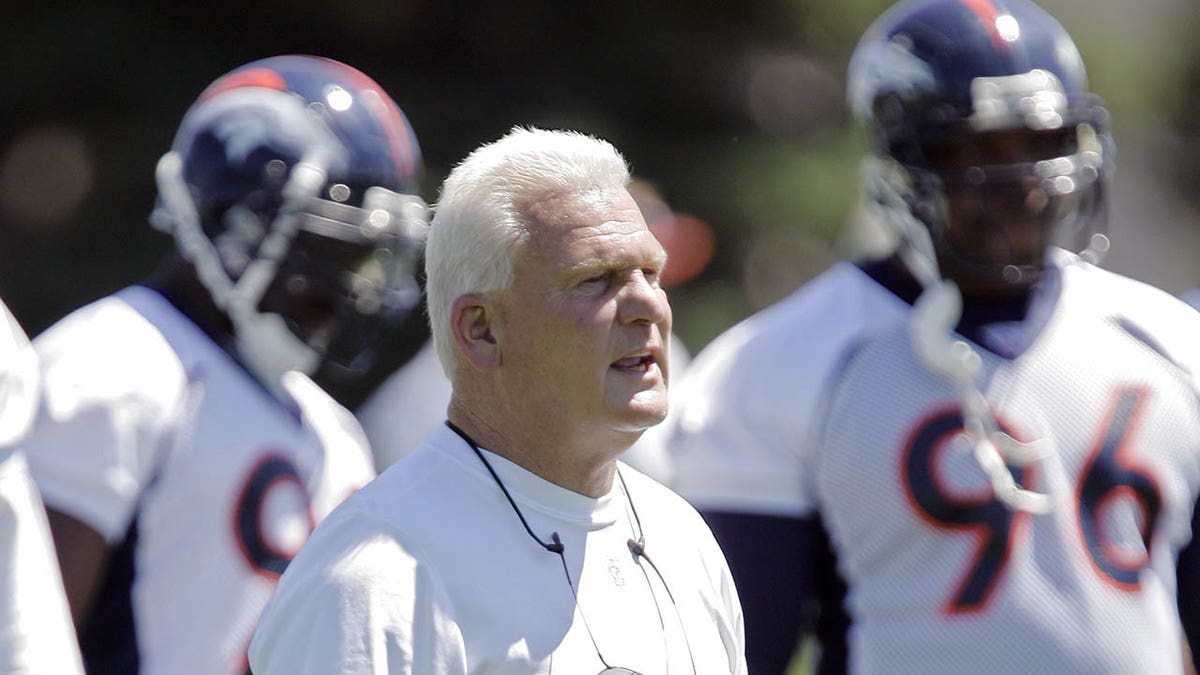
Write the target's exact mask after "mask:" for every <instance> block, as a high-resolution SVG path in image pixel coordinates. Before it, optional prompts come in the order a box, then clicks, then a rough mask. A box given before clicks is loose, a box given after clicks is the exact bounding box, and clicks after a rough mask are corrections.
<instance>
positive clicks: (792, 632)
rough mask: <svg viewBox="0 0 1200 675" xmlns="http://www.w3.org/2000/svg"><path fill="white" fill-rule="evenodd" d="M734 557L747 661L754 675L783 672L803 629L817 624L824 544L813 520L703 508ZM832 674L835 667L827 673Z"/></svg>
mask: <svg viewBox="0 0 1200 675" xmlns="http://www.w3.org/2000/svg"><path fill="white" fill-rule="evenodd" d="M702 514H703V516H704V519H705V520H706V521H707V522H708V525H709V527H710V528H712V531H713V534H714V535H715V536H716V538H717V542H718V543H720V545H721V550H722V551H723V552H724V553H725V558H726V560H728V561H729V568H730V571H731V572H732V573H733V579H734V582H735V583H736V584H737V590H738V598H739V599H740V600H741V603H742V613H743V615H744V616H745V621H746V663H747V666H748V670H749V672H751V673H755V675H782V674H783V673H786V672H787V668H788V664H789V663H790V662H791V660H792V658H793V657H794V656H795V653H796V648H797V646H798V643H799V638H800V636H801V633H802V632H803V631H804V630H806V629H810V628H812V626H813V623H812V621H813V619H814V618H815V617H814V615H815V613H816V604H815V600H816V597H815V596H816V591H817V590H818V589H817V587H816V585H815V583H816V576H817V575H818V574H819V573H820V571H819V568H820V567H821V561H820V560H819V559H818V557H815V556H814V551H819V550H820V549H821V548H822V546H823V543H822V542H823V539H824V534H823V531H822V528H821V525H820V522H819V521H818V520H816V519H809V518H784V517H778V516H766V515H755V514H746V513H733V512H725V511H703V512H702ZM825 672H831V671H825Z"/></svg>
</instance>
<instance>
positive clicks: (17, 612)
mask: <svg viewBox="0 0 1200 675" xmlns="http://www.w3.org/2000/svg"><path fill="white" fill-rule="evenodd" d="M36 406H37V357H36V355H35V354H34V352H33V349H32V348H31V347H30V345H29V340H28V339H27V338H26V337H25V333H24V332H22V331H21V328H20V326H18V325H17V322H16V319H14V318H13V316H12V314H10V313H9V311H8V308H7V307H5V306H4V304H3V303H0V673H30V674H31V675H32V674H36V673H55V674H56V675H57V674H58V673H62V674H63V675H72V674H81V673H83V663H82V662H81V661H80V657H79V646H78V644H77V643H76V641H75V628H74V626H73V625H72V623H71V613H70V611H69V609H68V608H67V599H66V596H65V595H64V593H63V586H62V577H61V576H60V575H59V571H58V559H57V557H56V556H55V553H54V543H53V542H52V541H51V539H50V530H49V529H48V527H47V525H46V513H45V510H44V509H43V507H42V500H41V497H40V496H39V495H38V492H37V488H36V487H34V484H33V479H32V478H31V477H30V476H29V468H28V466H27V465H26V462H25V456H24V454H23V453H22V451H21V449H20V443H21V440H22V438H23V437H24V435H25V433H26V431H27V430H28V429H29V426H30V424H32V422H33V416H34V414H35V410H36Z"/></svg>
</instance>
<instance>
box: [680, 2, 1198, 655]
mask: <svg viewBox="0 0 1200 675" xmlns="http://www.w3.org/2000/svg"><path fill="white" fill-rule="evenodd" d="M848 102H849V105H850V107H851V109H852V111H853V113H854V114H855V115H856V117H857V118H858V119H859V120H861V121H862V122H863V123H864V124H865V126H866V127H867V128H868V129H869V132H870V148H871V152H870V154H869V156H868V157H867V158H865V161H864V164H863V171H862V176H863V180H864V187H865V191H864V192H865V194H866V196H867V197H868V200H867V203H868V205H869V207H870V210H871V211H872V212H873V216H874V217H876V218H878V219H879V221H880V222H881V223H882V224H884V225H886V226H887V227H888V229H889V231H891V232H893V233H895V235H896V247H895V250H894V252H893V254H892V255H890V256H889V257H887V258H886V259H883V260H875V261H864V262H861V263H858V264H851V263H849V262H844V263H839V264H837V265H835V266H834V267H832V268H831V269H830V270H828V271H827V272H826V273H824V274H823V275H822V276H820V277H819V278H817V279H816V280H814V281H813V282H811V283H810V284H808V285H807V286H806V287H804V288H802V289H801V290H799V291H797V292H796V293H795V294H794V295H792V296H791V297H789V298H787V299H785V300H783V301H781V302H780V303H778V304H777V305H775V306H773V307H771V308H768V309H767V310H764V311H763V312H761V313H760V314H758V315H756V316H753V317H751V318H749V319H747V320H746V321H744V322H743V323H741V324H740V325H738V326H736V327H734V328H732V329H730V330H729V331H727V332H726V333H725V334H723V335H722V336H721V337H719V338H718V339H717V340H715V341H714V342H713V343H712V344H710V345H709V346H708V347H707V348H705V349H704V350H703V351H702V352H701V353H700V354H699V355H698V356H697V357H696V359H695V360H694V361H693V362H692V365H691V367H690V368H689V370H688V374H687V375H685V377H684V381H683V383H682V384H681V388H682V389H683V390H684V391H683V392H682V399H683V400H682V406H683V410H681V411H680V414H679V415H678V418H677V424H676V425H675V426H674V428H673V429H672V446H671V451H672V453H673V461H674V469H675V477H676V480H675V487H676V488H677V489H678V490H679V491H680V492H681V493H683V495H684V496H685V497H688V498H689V499H691V500H692V501H693V502H694V503H695V504H697V505H698V506H699V507H700V509H701V510H702V512H704V513H705V515H706V517H707V519H708V521H709V523H710V524H711V526H712V527H713V529H714V531H715V532H716V534H717V536H718V539H719V540H720V541H721V543H722V548H723V550H724V551H725V553H726V555H727V556H728V558H729V562H730V565H731V568H732V570H733V572H734V577H735V579H736V581H737V583H738V591H739V595H740V596H741V598H742V602H743V605H744V607H745V612H746V631H747V644H748V660H749V666H750V670H751V672H756V673H760V674H761V675H772V674H773V673H782V672H784V671H785V669H786V667H787V664H788V662H789V660H790V659H791V658H792V657H793V650H794V648H795V645H796V637H797V634H798V633H799V632H800V631H801V629H802V628H803V630H806V631H811V632H812V633H813V634H814V635H815V639H816V641H817V643H818V644H819V646H820V650H819V651H820V655H821V662H820V669H821V672H839V671H845V670H848V671H850V672H855V673H922V674H929V673H975V674H987V673H1029V672H1046V673H1088V674H1096V673H1113V674H1116V673H1132V672H1140V673H1180V672H1182V671H1184V670H1185V668H1188V669H1190V667H1191V664H1190V663H1189V657H1187V656H1185V654H1186V652H1187V650H1186V644H1187V643H1186V641H1185V640H1184V639H1183V631H1182V630H1181V620H1180V616H1181V614H1182V616H1183V618H1184V621H1183V622H1182V627H1183V628H1186V629H1187V633H1188V634H1189V635H1191V636H1192V637H1200V636H1198V635H1197V634H1196V633H1195V632H1194V631H1195V629H1196V628H1197V626H1198V625H1200V623H1197V620H1196V619H1197V612H1196V606H1195V605H1196V595H1197V587H1196V581H1195V569H1194V568H1195V560H1194V558H1195V557H1196V553H1195V552H1194V551H1193V550H1192V549H1193V545H1192V544H1191V533H1192V531H1193V529H1194V523H1193V517H1194V513H1195V511H1196V509H1195V506H1196V501H1197V495H1200V406H1198V398H1197V394H1198V393H1200V390H1198V388H1197V381H1196V377H1195V376H1196V374H1197V373H1200V352H1198V351H1197V350H1198V349H1200V314H1197V313H1196V312H1195V311H1193V310H1191V309H1190V308H1189V307H1187V306H1186V305H1184V304H1183V303H1181V302H1179V301H1178V300H1177V299H1175V298H1173V297H1170V296H1169V295H1168V294H1166V293H1164V292H1161V291H1159V290H1156V289H1154V288H1151V287H1149V286H1146V285H1144V284H1142V283H1139V282H1136V281H1133V280H1130V279H1126V278H1122V277H1120V276H1117V275H1114V274H1112V273H1110V272H1107V271H1105V270H1103V269H1100V268H1099V267H1097V266H1096V264H1095V263H1096V262H1097V261H1098V259H1099V257H1100V254H1101V253H1103V252H1104V250H1105V249H1107V247H1108V244H1109V241H1108V239H1107V237H1106V236H1105V235H1104V231H1103V215H1104V191H1105V184H1106V181H1107V180H1108V178H1109V175H1110V173H1111V171H1112V158H1113V146H1112V142H1111V140H1110V137H1109V134H1108V131H1107V129H1108V119H1107V117H1108V116H1107V113H1106V110H1105V108H1104V107H1103V105H1102V104H1101V102H1100V101H1099V100H1098V99H1097V98H1096V97H1095V96H1093V95H1092V94H1090V93H1089V92H1088V88H1087V84H1086V79H1085V71H1084V66H1083V63H1082V61H1081V59H1080V55H1079V52H1078V51H1077V49H1076V47H1075V45H1074V43H1073V42H1072V40H1071V38H1070V37H1069V36H1068V35H1067V33H1066V32H1065V31H1064V30H1063V28H1062V27H1061V25H1060V24H1059V23H1058V22H1057V21H1056V20H1055V19H1053V18H1052V17H1051V16H1050V15H1048V14H1047V13H1046V12H1045V11H1043V10H1042V9H1040V8H1039V7H1037V6H1035V5H1033V4H1032V3H1030V2H1029V1H1028V0H903V1H902V2H900V3H899V4H897V5H895V6H893V7H892V8H891V9H889V10H888V11H887V12H886V13H884V14H883V15H882V16H881V17H880V18H878V19H877V20H876V21H875V23H874V24H873V25H872V26H871V27H870V28H869V29H868V30H867V31H866V33H865V35H864V36H863V37H862V39H861V41H860V43H859V45H858V46H857V49H856V51H855V52H854V55H853V57H852V60H851V63H850V68H849V77H848ZM1177 557H1178V559H1179V563H1178V568H1177V565H1176V559H1177ZM1177 571H1178V581H1177ZM1177 583H1178V586H1177ZM1177 587H1178V591H1179V605H1178V608H1177V600H1176V590H1177ZM813 607H818V608H819V612H816V613H814V612H813V611H812V608H813ZM814 614H815V619H814Z"/></svg>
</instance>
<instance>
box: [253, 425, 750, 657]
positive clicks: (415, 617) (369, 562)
mask: <svg viewBox="0 0 1200 675" xmlns="http://www.w3.org/2000/svg"><path fill="white" fill-rule="evenodd" d="M482 452H483V453H484V454H485V456H486V457H487V458H488V461H489V462H490V463H491V465H492V466H493V467H494V468H495V470H496V473H497V474H498V476H499V477H500V479H501V480H502V481H503V482H504V485H505V486H506V487H507V488H508V490H509V492H510V493H511V494H512V497H513V499H514V500H515V502H516V504H517V505H518V506H519V508H520V510H521V512H522V513H523V514H524V516H525V518H527V519H528V522H529V527H530V528H531V529H532V531H533V533H535V534H536V535H537V536H538V537H539V538H541V539H542V540H543V541H546V542H549V541H551V538H552V534H553V533H557V534H558V535H559V537H560V538H561V541H562V544H563V545H564V546H565V551H564V556H565V560H566V566H567V568H568V569H569V570H570V574H571V580H572V582H573V583H574V584H575V588H576V589H577V591H578V595H579V601H578V605H577V604H576V602H575V600H574V599H573V597H572V592H571V588H570V587H569V586H568V582H567V578H566V575H565V573H564V564H563V562H562V561H561V559H560V557H559V556H558V555H557V554H555V553H552V552H550V551H547V550H546V549H544V548H543V547H542V546H540V545H539V544H538V543H536V542H535V541H534V540H533V539H532V538H531V537H530V535H529V533H527V532H526V531H525V529H524V528H523V526H522V524H521V521H520V520H519V519H518V517H517V515H516V513H515V512H514V510H513V508H512V507H511V506H510V504H509V503H508V502H507V501H506V499H505V497H504V495H503V493H502V492H501V490H500V489H499V487H498V486H497V484H496V482H495V481H494V480H493V478H492V477H491V475H489V473H488V472H487V469H486V468H485V467H484V465H483V463H482V462H481V461H480V459H479V457H478V456H476V454H475V452H474V451H473V450H472V449H471V448H470V446H469V445H468V444H467V443H466V442H465V441H464V440H463V439H462V438H460V437H459V436H458V435H457V434H455V433H454V432H453V431H451V430H450V429H449V428H447V427H445V426H443V427H440V428H438V429H436V430H434V432H433V433H432V434H431V435H430V436H429V437H428V438H427V439H426V441H425V442H424V443H423V444H422V445H421V446H420V447H418V449H417V450H416V451H415V452H413V453H412V454H411V455H410V456H409V457H407V458H405V459H404V460H402V461H400V462H399V463H397V464H396V465H394V466H392V467H391V468H390V469H388V470H387V471H385V472H384V473H383V474H381V475H380V477H379V478H378V479H376V480H375V481H374V482H373V483H371V484H370V485H368V486H367V487H366V488H364V489H363V490H361V491H359V492H358V493H357V494H356V495H354V496H353V497H351V498H350V499H348V500H347V501H346V503H345V504H343V505H342V506H341V507H339V508H338V509H337V510H336V511H335V512H334V513H333V514H331V515H330V517H329V518H328V519H326V521H325V522H324V523H322V524H321V526H319V527H318V528H317V530H316V531H315V532H314V533H313V535H312V537H311V538H310V539H309V541H308V544H307V545H306V546H305V547H304V550H302V551H301V552H300V554H299V555H298V556H297V557H296V559H295V560H294V561H293V563H292V565H291V567H289V568H288V571H287V572H286V573H285V574H284V576H283V578H282V580H281V581H280V585H279V590H278V592H277V594H276V595H275V597H274V598H273V599H272V601H271V604H270V605H269V606H268V607H267V609H266V610H265V611H264V613H263V616H262V619H261V621H260V622H259V627H258V631H257V632H256V633H255V636H254V641H253V643H252V644H251V647H250V663H251V666H252V668H253V670H254V672H255V673H256V674H257V675H283V674H285V673H286V674H287V675H299V674H303V673H312V674H314V675H315V674H317V673H321V674H325V673H346V674H351V673H378V672H388V673H392V674H393V675H398V674H402V673H410V674H418V675H423V674H426V673H438V674H439V675H454V674H456V673H457V674H465V673H512V674H515V673H551V672H553V673H572V674H577V673H593V672H598V671H600V670H601V669H602V668H603V665H602V663H601V661H600V658H599V656H598V655H597V650H599V652H600V653H601V654H602V655H603V657H604V659H605V660H606V661H607V662H608V664H609V665H611V666H622V667H626V668H632V669H634V670H637V671H640V672H643V673H655V674H670V675H683V674H685V673H686V674H691V673H693V664H694V671H695V672H696V673H700V674H702V675H704V674H723V675H725V674H729V673H734V674H738V675H741V674H743V673H744V672H745V658H744V655H743V648H744V645H743V637H742V617H741V610H740V606H739V604H738V599H737V593H736V591H735V589H734V586H733V582H732V579H731V578H730V575H729V570H728V567H727V566H726V564H725V559H724V557H723V556H722V554H721V551H720V550H719V549H718V548H717V545H716V542H715V541H714V540H713V538H712V535H711V533H710V532H709V531H708V528H707V527H706V526H705V525H704V523H703V521H702V520H701V519H700V517H699V515H698V514H697V513H696V512H695V511H694V510H693V509H692V508H691V507H690V506H688V505H687V504H686V503H685V502H684V501H683V500H682V499H680V498H679V497H678V496H676V495H675V494H673V493H671V492H670V491H668V490H667V489H666V488H664V487H662V486H661V485H659V484H658V483H655V482H654V481H652V480H651V479H649V478H647V477H646V476H644V475H642V474H640V473H639V472H637V471H636V470H634V469H632V468H630V467H628V466H624V465H621V466H620V469H619V470H620V474H621V476H623V477H624V481H625V483H624V486H623V485H622V483H621V481H620V480H614V486H613V489H612V491H611V492H610V493H609V494H607V495H604V496H603V497H601V498H599V499H592V498H589V497H586V496H583V495H580V494H578V493H575V492H572V491H570V490H566V489H564V488H561V487H559V486H557V485H554V484H552V483H549V482H547V481H545V480H542V479H541V478H539V477H537V476H536V475H534V474H532V473H530V472H528V471H526V470H524V469H522V468H521V467H519V466H517V465H516V464H513V463H511V462H508V461H506V460H504V459H502V458H501V457H499V456H497V455H494V454H492V453H488V452H487V451H486V450H484V451H482ZM626 487H627V489H628V493H626V490H625V488H626ZM635 510H636V516H635ZM639 521H640V527H639V524H638V523H639ZM639 535H641V536H644V538H645V553H646V556H647V557H649V558H651V559H653V561H654V563H655V564H656V565H657V569H658V572H656V571H655V570H654V568H653V567H652V566H651V565H649V564H648V563H647V562H646V559H645V558H642V559H636V558H635V557H634V555H633V553H632V552H631V550H630V547H629V544H628V542H629V540H630V539H637V538H638V536H639ZM659 573H661V576H660V575H659ZM668 588H669V592H668ZM672 596H673V598H674V599H673V600H672ZM589 629H590V634H591V637H589ZM593 638H594V641H595V644H594V645H593Z"/></svg>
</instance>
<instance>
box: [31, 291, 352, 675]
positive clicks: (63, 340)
mask: <svg viewBox="0 0 1200 675" xmlns="http://www.w3.org/2000/svg"><path fill="white" fill-rule="evenodd" d="M34 344H35V347H36V348H37V350H38V353H39V355H40V357H41V359H42V385H43V386H42V389H43V391H42V410H41V414H40V416H39V417H38V420H37V423H36V425H35V427H34V429H33V431H32V433H31V435H30V437H29V439H28V441H27V443H26V448H27V451H28V455H29V461H30V465H31V468H32V471H33V474H34V477H35V479H36V480H37V482H38V486H39V487H40V489H41V490H42V493H43V495H44V498H45V501H46V503H47V505H48V506H51V507H53V508H54V509H56V510H59V511H62V512H64V513H66V514H69V515H71V516H73V517H75V518H77V519H79V520H81V521H82V522H84V523H87V524H88V525H90V526H91V527H92V528H94V529H95V530H96V531H97V532H99V533H100V534H102V535H103V536H104V537H105V538H106V539H107V540H108V542H109V543H110V545H111V546H112V547H114V555H113V558H112V559H113V564H112V566H111V569H110V570H109V573H108V577H107V581H106V587H105V588H104V589H103V591H102V593H101V594H100V598H99V600H98V601H97V602H98V603H99V604H100V605H101V606H100V607H98V608H97V611H98V614H97V616H99V617H104V618H103V620H102V622H101V621H97V620H95V619H94V620H93V622H92V625H91V626H89V628H88V629H87V630H85V631H83V632H82V633H81V636H80V637H81V640H82V642H83V645H84V652H85V659H86V660H87V661H88V662H89V664H91V663H95V662H103V663H109V664H118V667H120V668H122V672H125V670H126V669H128V668H130V667H131V661H130V660H129V658H130V655H131V653H133V652H131V650H132V649H133V647H134V644H135V643H134V642H132V641H133V640H136V652H135V653H136V658H137V662H138V663H139V665H140V672H142V673H170V674H172V675H176V674H180V673H206V674H208V673H242V672H244V671H245V669H246V661H245V653H246V648H247V646H248V644H249V642H250V637H251V635H252V634H253V631H254V627H255V624H256V622H257V620H258V616H259V613H260V612H261V610H262V608H263V606H264V605H265V604H266V602H267V600H268V599H269V597H270V596H271V594H272V592H273V591H274V588H275V585H276V582H277V580H278V578H279V575H280V574H281V573H282V572H283V569H284V567H285V566H286V565H287V564H288V562H289V561H290V560H291V558H292V556H293V555H294V554H295V553H296V551H297V550H298V549H299V548H300V546H301V544H302V543H303V542H304V541H305V539H306V537H307V535H308V533H309V532H310V531H311V530H312V528H313V527H314V525H315V523H316V522H317V521H319V520H321V519H322V518H323V517H324V516H325V514H326V513H328V512H329V511H330V510H331V509H332V508H333V507H334V506H335V505H337V504H338V503H340V502H341V501H342V500H343V499H344V498H345V497H347V496H348V495H349V494H351V493H352V492H353V491H354V490H356V489H357V488H358V487H360V486H362V485H363V484H365V483H366V482H368V481H369V480H370V479H371V478H372V477H373V475H374V472H373V469H372V463H371V459H370V454H369V451H368V450H367V448H366V444H365V439H364V438H363V436H362V432H361V429H360V428H359V427H358V424H357V422H356V421H355V420H354V418H353V416H352V415H350V413H349V412H347V411H346V410H345V409H343V408H341V407H340V406H338V405H337V404H336V403H334V402H333V401H332V400H331V399H330V398H329V397H328V396H326V395H325V394H324V392H322V391H321V390H320V389H319V388H318V387H317V386H316V385H315V384H313V383H312V382H311V381H310V380H309V379H308V378H306V377H304V376H303V375H300V374H299V373H288V375H286V376H285V379H284V385H285V388H286V389H287V391H288V393H289V394H290V395H291V397H292V401H291V402H290V403H289V404H287V405H285V404H282V403H280V402H279V400H277V399H276V398H274V397H272V396H271V395H269V394H268V393H267V392H266V390H265V389H264V388H262V387H261V386H260V385H259V384H258V383H257V381H255V380H254V379H252V378H251V376H250V375H248V374H247V373H246V372H245V371H244V370H243V369H242V368H241V367H239V366H238V365H237V364H236V363H235V362H234V361H233V360H232V359H231V358H230V357H229V355H228V354H226V353H225V352H224V351H223V350H222V349H221V348H220V347H219V346H217V345H216V344H215V343H214V342H212V340H210V339H209V338H208V337H207V336H206V335H205V334H204V333H202V332H201V331H200V329H199V328H198V327H196V326H195V324H193V323H191V322H190V321H189V320H188V319H186V318H185V317H184V316H183V315H182V314H180V313H179V312H178V311H177V310H176V309H175V308H174V307H173V306H172V305H171V304H170V303H168V302H167V301H166V300H165V299H163V298H162V297H161V296H160V295H158V294H157V293H155V292H154V291H151V290H149V289H146V288H141V287H132V288H128V289H125V290H123V291H121V292H120V293H118V294H116V295H114V296H110V297H108V298H105V299H103V300H100V301H98V302H95V303H93V304H91V305H89V306H87V307H84V308H82V309H80V310H78V311H76V312H74V313H72V314H71V315H69V316H68V317H66V318H65V319H63V320H62V321H60V322H59V323H58V324H56V325H55V326H53V327H51V328H50V329H49V330H48V331H47V332H46V333H45V334H43V335H42V336H40V337H39V338H38V339H37V340H35V343H34ZM98 623H103V625H97V624H98ZM112 633H120V634H118V635H114V634H112ZM93 648H98V649H99V650H100V651H99V652H97V651H93ZM122 649H124V650H125V651H124V654H123V655H122ZM89 667H91V666H90V665H89Z"/></svg>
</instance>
